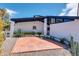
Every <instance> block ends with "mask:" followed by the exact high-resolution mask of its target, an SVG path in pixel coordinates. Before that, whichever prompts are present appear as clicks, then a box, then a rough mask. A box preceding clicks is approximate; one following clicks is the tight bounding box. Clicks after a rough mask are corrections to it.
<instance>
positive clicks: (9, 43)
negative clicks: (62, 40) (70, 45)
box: [2, 38, 71, 56]
mask: <svg viewBox="0 0 79 59" xmlns="http://www.w3.org/2000/svg"><path fill="white" fill-rule="evenodd" d="M15 42H16V38H11V39H10V38H7V39H6V40H5V41H4V44H3V45H2V48H3V54H2V55H3V56H71V54H70V52H69V51H68V50H66V49H64V48H63V49H54V50H43V51H34V52H27V53H25V52H24V53H18V54H11V50H12V48H13V46H14V44H15Z"/></svg>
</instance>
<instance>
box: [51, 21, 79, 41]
mask: <svg viewBox="0 0 79 59" xmlns="http://www.w3.org/2000/svg"><path fill="white" fill-rule="evenodd" d="M50 35H53V36H56V37H59V38H61V37H66V38H70V36H73V37H74V40H75V41H78V42H79V20H78V21H71V22H65V23H57V24H51V25H50Z"/></svg>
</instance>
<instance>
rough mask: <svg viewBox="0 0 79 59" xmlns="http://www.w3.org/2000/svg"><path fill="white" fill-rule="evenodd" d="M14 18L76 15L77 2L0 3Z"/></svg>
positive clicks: (0, 6)
mask: <svg viewBox="0 0 79 59" xmlns="http://www.w3.org/2000/svg"><path fill="white" fill-rule="evenodd" d="M0 8H5V9H6V10H7V12H8V13H9V14H10V16H11V17H12V18H23V17H33V16H34V15H41V16H76V15H77V12H76V11H77V4H73V3H2V4H1V3H0Z"/></svg>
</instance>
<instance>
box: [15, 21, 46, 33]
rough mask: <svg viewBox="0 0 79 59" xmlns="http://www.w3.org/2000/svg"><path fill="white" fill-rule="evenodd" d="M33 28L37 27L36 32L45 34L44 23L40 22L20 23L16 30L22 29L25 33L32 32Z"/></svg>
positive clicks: (17, 24) (16, 25)
mask: <svg viewBox="0 0 79 59" xmlns="http://www.w3.org/2000/svg"><path fill="white" fill-rule="evenodd" d="M33 26H36V30H35V31H36V32H42V33H43V31H44V30H43V27H44V25H43V23H42V22H40V21H29V22H19V23H16V24H15V30H18V29H21V30H23V31H27V32H31V31H34V30H33Z"/></svg>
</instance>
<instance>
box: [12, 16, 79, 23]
mask: <svg viewBox="0 0 79 59" xmlns="http://www.w3.org/2000/svg"><path fill="white" fill-rule="evenodd" d="M44 18H56V19H57V18H58V19H79V16H38V17H27V18H12V19H11V20H12V21H14V22H25V21H42V22H43V20H44Z"/></svg>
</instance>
